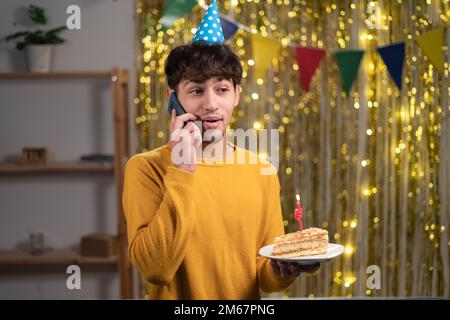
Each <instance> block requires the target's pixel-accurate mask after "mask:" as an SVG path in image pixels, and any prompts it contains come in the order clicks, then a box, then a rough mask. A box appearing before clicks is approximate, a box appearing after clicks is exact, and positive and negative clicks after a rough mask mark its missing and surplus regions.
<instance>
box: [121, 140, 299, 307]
mask: <svg viewBox="0 0 450 320" xmlns="http://www.w3.org/2000/svg"><path fill="white" fill-rule="evenodd" d="M236 150H237V151H236V152H235V153H234V154H235V155H234V157H236V156H237V155H238V154H239V152H242V153H244V154H245V157H246V159H247V160H248V159H249V158H248V157H249V154H250V153H249V152H248V151H246V150H243V149H240V148H237V149H236ZM247 162H248V161H247ZM262 166H264V165H263V164H235V163H234V164H217V163H213V162H211V161H206V160H205V161H202V163H200V164H198V165H197V167H196V170H195V172H194V173H189V172H186V171H184V170H180V169H177V168H175V167H174V166H173V165H172V160H171V153H170V149H169V147H168V145H165V146H162V147H160V148H157V149H155V150H152V151H150V152H145V153H141V154H137V155H135V156H133V157H132V158H131V159H130V160H129V161H128V162H127V165H126V170H125V184H124V192H123V199H122V200H123V206H124V211H125V217H126V221H127V229H128V243H129V257H130V260H131V262H132V263H133V265H134V266H135V267H136V268H137V269H138V270H139V272H140V273H141V274H142V276H143V277H145V279H146V280H147V281H148V290H149V292H148V298H150V299H259V298H260V292H259V289H262V290H263V291H265V292H274V291H281V290H283V289H285V288H287V287H288V286H289V285H290V284H291V283H292V282H293V281H294V279H295V278H294V279H288V280H282V279H281V278H280V277H279V276H277V275H276V274H274V273H273V272H272V269H271V267H270V261H269V260H268V259H266V258H263V257H260V256H258V251H259V249H260V248H261V247H262V246H265V245H267V244H270V243H272V242H273V240H274V238H275V237H276V236H279V235H282V234H284V228H283V220H282V214H281V207H280V197H279V194H280V186H279V181H278V177H277V175H276V174H273V175H261V174H260V169H261V167H262ZM266 166H267V164H266Z"/></svg>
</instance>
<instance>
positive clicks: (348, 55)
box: [334, 50, 364, 93]
mask: <svg viewBox="0 0 450 320" xmlns="http://www.w3.org/2000/svg"><path fill="white" fill-rule="evenodd" d="M363 54H364V51H362V50H343V51H338V52H335V53H334V56H335V58H336V62H337V64H338V67H339V71H340V73H341V79H342V87H343V89H344V90H345V92H347V93H348V92H349V91H350V88H351V87H352V84H353V81H354V80H355V77H356V74H357V73H358V69H359V65H360V63H361V58H362V56H363Z"/></svg>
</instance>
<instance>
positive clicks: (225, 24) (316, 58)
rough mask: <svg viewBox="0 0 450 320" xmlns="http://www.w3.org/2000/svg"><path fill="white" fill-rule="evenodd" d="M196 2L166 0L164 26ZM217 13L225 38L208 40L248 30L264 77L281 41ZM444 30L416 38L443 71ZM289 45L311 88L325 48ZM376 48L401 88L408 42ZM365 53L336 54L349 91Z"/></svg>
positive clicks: (256, 66) (257, 71) (302, 78)
mask: <svg viewBox="0 0 450 320" xmlns="http://www.w3.org/2000/svg"><path fill="white" fill-rule="evenodd" d="M213 3H215V0H212V1H211V4H213ZM196 4H197V0H165V1H164V8H163V14H162V18H161V24H162V26H163V28H167V27H170V26H172V25H173V23H174V22H175V20H177V19H178V18H180V17H181V16H183V15H185V14H187V13H188V12H190V11H191V10H192V9H193V7H194V6H195V5H196ZM200 6H201V7H203V9H205V10H208V6H207V5H206V4H204V3H200ZM217 15H218V17H219V18H218V20H219V21H220V23H218V24H219V26H220V25H221V27H222V33H223V39H222V38H221V40H217V41H215V40H214V39H212V40H211V41H209V42H222V41H225V40H229V39H231V38H232V37H233V36H234V35H235V34H236V32H237V31H238V30H239V29H243V30H245V31H247V32H249V33H250V36H251V42H252V46H253V60H254V61H255V64H254V69H255V77H256V79H258V78H263V77H264V76H265V72H266V71H267V69H268V68H269V66H270V64H271V61H272V58H274V57H275V56H276V55H277V54H278V51H279V50H280V48H281V43H280V41H278V40H275V39H271V38H265V37H263V36H261V35H259V34H257V33H253V32H252V30H251V29H250V28H249V27H247V26H244V25H242V24H240V23H238V22H236V21H233V20H232V19H230V18H228V17H226V16H224V15H221V14H220V13H219V10H218V9H217ZM198 32H200V31H199V30H197V33H198ZM444 32H445V27H440V28H437V29H434V30H432V31H429V32H427V33H425V34H423V35H420V36H417V37H416V41H417V42H418V44H419V45H420V47H421V48H422V50H423V52H424V54H425V55H426V56H428V58H429V59H430V62H431V63H432V64H433V65H434V66H435V67H436V69H437V70H438V72H440V73H442V72H443V70H444V52H443V40H444ZM196 36H197V38H196V37H194V40H200V38H199V37H198V35H197V34H196ZM289 46H293V47H295V52H296V57H297V63H298V65H299V75H300V81H301V87H302V89H303V90H305V91H308V90H309V88H310V85H311V81H312V78H313V76H314V74H315V71H316V69H317V68H319V66H320V61H321V60H322V59H323V57H324V56H325V53H326V50H323V49H317V48H307V47H300V46H298V45H296V44H289ZM377 50H378V52H379V54H380V56H381V57H382V59H383V62H384V63H385V65H386V67H387V69H388V71H389V74H390V75H391V77H392V78H393V80H394V82H395V84H396V85H397V87H398V88H399V89H401V88H402V72H403V65H404V57H405V42H400V43H397V44H393V45H388V46H384V47H380V48H377ZM363 53H364V51H362V50H344V51H338V52H336V53H335V54H334V56H335V58H336V61H337V64H338V66H339V70H340V74H341V79H342V88H343V89H344V90H345V91H346V92H349V91H350V88H351V86H352V84H353V81H354V80H355V77H356V75H357V71H358V69H359V64H360V62H361V58H362V55H363Z"/></svg>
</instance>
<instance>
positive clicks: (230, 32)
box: [220, 16, 239, 40]
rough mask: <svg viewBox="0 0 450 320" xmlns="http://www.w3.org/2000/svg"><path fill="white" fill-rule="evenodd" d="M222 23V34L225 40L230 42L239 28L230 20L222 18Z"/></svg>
mask: <svg viewBox="0 0 450 320" xmlns="http://www.w3.org/2000/svg"><path fill="white" fill-rule="evenodd" d="M220 22H221V23H222V32H223V37H224V38H225V40H228V39H230V38H232V37H233V36H234V34H235V33H236V32H237V31H238V30H239V26H238V25H237V24H236V23H234V21H231V20H230V19H228V18H225V17H222V16H221V17H220Z"/></svg>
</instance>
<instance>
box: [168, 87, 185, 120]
mask: <svg viewBox="0 0 450 320" xmlns="http://www.w3.org/2000/svg"><path fill="white" fill-rule="evenodd" d="M173 109H175V110H176V112H177V116H180V115H182V114H184V113H186V110H184V108H183V106H182V105H181V103H180V100H178V98H177V95H176V93H175V92H172V94H171V95H170V99H169V107H168V110H169V114H172V110H173Z"/></svg>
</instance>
